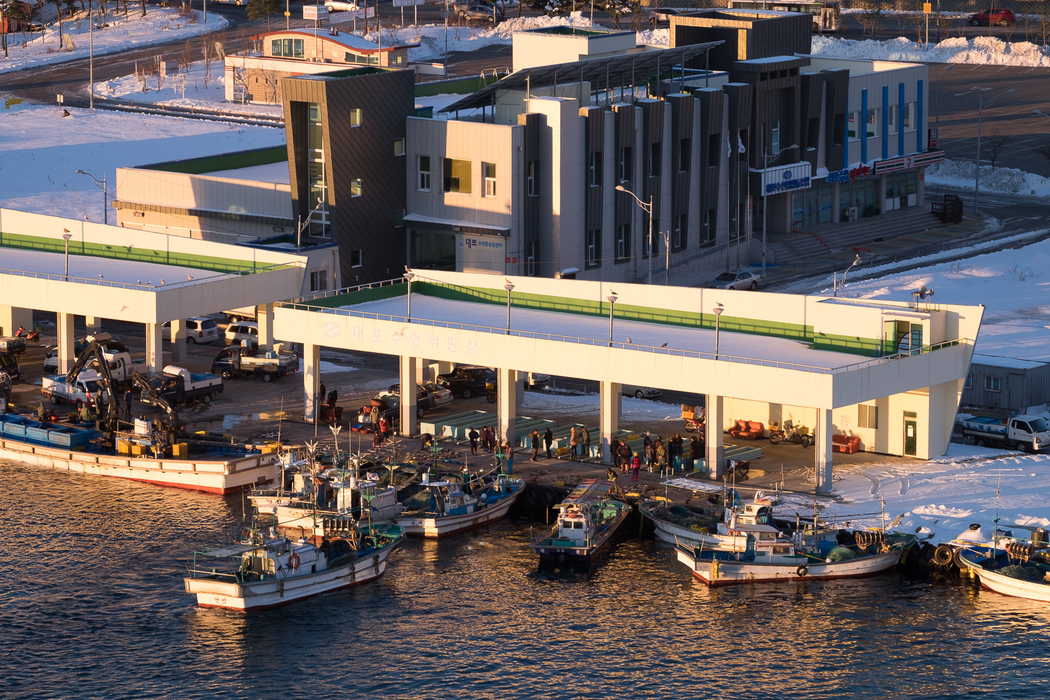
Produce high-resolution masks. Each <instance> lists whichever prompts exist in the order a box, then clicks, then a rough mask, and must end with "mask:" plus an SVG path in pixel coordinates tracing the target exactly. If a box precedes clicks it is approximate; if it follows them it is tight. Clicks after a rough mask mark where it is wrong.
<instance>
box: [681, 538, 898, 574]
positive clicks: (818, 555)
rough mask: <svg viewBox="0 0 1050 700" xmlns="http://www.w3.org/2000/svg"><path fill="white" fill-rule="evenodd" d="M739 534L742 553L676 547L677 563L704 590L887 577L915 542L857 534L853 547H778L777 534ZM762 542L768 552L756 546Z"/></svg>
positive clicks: (828, 544) (793, 544) (800, 543)
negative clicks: (764, 583) (745, 539)
mask: <svg viewBox="0 0 1050 700" xmlns="http://www.w3.org/2000/svg"><path fill="white" fill-rule="evenodd" d="M740 529H741V530H742V531H744V532H746V533H747V534H748V547H747V549H746V550H745V551H744V552H736V553H727V552H715V551H712V550H710V549H706V550H705V549H704V547H703V545H702V544H701V545H699V546H692V545H687V544H679V545H678V546H677V547H676V554H677V557H678V561H679V562H681V563H682V564H685V565H686V566H687V567H689V569H690V571H692V572H693V576H695V577H696V578H698V579H700V580H701V581H703V582H704V583H706V584H707V585H709V586H727V585H732V584H737V583H750V582H762V581H797V580H803V579H834V578H857V577H861V576H872V575H874V574H880V573H883V572H886V571H892V570H893V569H895V568H896V567H897V564H898V563H899V562H900V559H901V555H903V554H904V552H905V551H906V550H907V549H908V548H909V547H912V546H913V545H914V544H915V542H916V539H915V536H914V535H910V534H898V533H889V534H887V533H885V532H883V531H882V530H858V531H856V532H854V533H853V535H854V539H855V543H850V544H838V543H836V542H833V541H829V540H820V541H818V542H817V543H816V544H815V545H814V544H812V543H811V544H804V543H803V540H802V536H801V533H800V534H799V536H798V537H796V539H795V540H794V541H792V542H790V543H789V544H787V545H784V544H781V543H780V542H777V541H776V540H775V539H773V538H775V537H777V536H778V535H779V531H777V530H776V528H773V527H772V526H769V525H746V526H741V528H740ZM770 530H772V531H773V532H769V531H770ZM763 539H765V540H766V542H768V543H769V545H768V546H763V545H762V544H760V542H761V541H762V540H763Z"/></svg>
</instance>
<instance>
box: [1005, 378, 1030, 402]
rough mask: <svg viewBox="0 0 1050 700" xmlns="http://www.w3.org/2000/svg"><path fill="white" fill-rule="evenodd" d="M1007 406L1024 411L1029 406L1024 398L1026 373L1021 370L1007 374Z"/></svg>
mask: <svg viewBox="0 0 1050 700" xmlns="http://www.w3.org/2000/svg"><path fill="white" fill-rule="evenodd" d="M1005 388H1006V408H1009V409H1013V410H1015V411H1023V410H1024V409H1026V408H1028V403H1027V402H1026V401H1025V399H1024V375H1023V374H1021V373H1020V372H1008V373H1007V374H1006V387H1005Z"/></svg>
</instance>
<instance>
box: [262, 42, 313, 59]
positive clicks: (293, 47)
mask: <svg viewBox="0 0 1050 700" xmlns="http://www.w3.org/2000/svg"><path fill="white" fill-rule="evenodd" d="M270 53H271V54H273V55H274V56H283V57H285V58H306V53H305V52H304V51H303V40H302V39H273V40H272V41H271V42H270Z"/></svg>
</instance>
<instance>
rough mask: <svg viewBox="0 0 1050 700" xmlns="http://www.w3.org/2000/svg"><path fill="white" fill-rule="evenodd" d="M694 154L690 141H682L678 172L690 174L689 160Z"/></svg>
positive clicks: (679, 151)
mask: <svg viewBox="0 0 1050 700" xmlns="http://www.w3.org/2000/svg"><path fill="white" fill-rule="evenodd" d="M692 154H693V149H692V148H691V147H690V145H689V139H682V140H681V141H680V142H679V143H678V172H680V173H686V172H689V160H690V158H691V157H692Z"/></svg>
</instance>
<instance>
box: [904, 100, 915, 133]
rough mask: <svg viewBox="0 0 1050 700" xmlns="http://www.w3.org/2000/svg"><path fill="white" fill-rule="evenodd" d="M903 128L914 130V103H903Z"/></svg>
mask: <svg viewBox="0 0 1050 700" xmlns="http://www.w3.org/2000/svg"><path fill="white" fill-rule="evenodd" d="M904 130H905V131H915V103H914V102H909V103H908V104H906V105H904Z"/></svg>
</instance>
